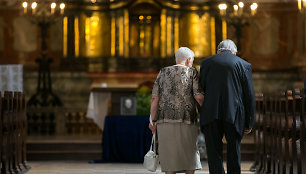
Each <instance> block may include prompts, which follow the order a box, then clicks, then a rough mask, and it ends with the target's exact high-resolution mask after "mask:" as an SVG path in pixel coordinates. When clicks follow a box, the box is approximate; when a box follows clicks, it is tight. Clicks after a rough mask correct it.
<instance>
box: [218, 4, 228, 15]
mask: <svg viewBox="0 0 306 174" xmlns="http://www.w3.org/2000/svg"><path fill="white" fill-rule="evenodd" d="M218 7H219V10H220V14H221V15H222V16H225V15H226V8H227V5H226V4H219V6H218Z"/></svg>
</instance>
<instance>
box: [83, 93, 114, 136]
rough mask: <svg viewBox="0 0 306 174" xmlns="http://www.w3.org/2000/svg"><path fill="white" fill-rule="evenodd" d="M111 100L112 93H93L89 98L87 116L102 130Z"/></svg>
mask: <svg viewBox="0 0 306 174" xmlns="http://www.w3.org/2000/svg"><path fill="white" fill-rule="evenodd" d="M110 98H111V93H110V92H91V93H90V96H89V103H88V108H87V115H86V116H87V117H88V118H91V119H93V121H94V122H95V123H96V124H97V125H98V126H99V127H100V128H101V129H102V130H103V127H104V120H105V117H106V115H107V108H108V102H109V100H110Z"/></svg>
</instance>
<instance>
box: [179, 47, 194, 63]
mask: <svg viewBox="0 0 306 174" xmlns="http://www.w3.org/2000/svg"><path fill="white" fill-rule="evenodd" d="M189 57H190V58H192V59H193V58H194V53H193V51H192V50H191V49H189V48H187V47H180V48H179V49H178V50H177V51H176V53H175V61H176V63H180V62H183V61H186V60H187V59H188V58H189Z"/></svg>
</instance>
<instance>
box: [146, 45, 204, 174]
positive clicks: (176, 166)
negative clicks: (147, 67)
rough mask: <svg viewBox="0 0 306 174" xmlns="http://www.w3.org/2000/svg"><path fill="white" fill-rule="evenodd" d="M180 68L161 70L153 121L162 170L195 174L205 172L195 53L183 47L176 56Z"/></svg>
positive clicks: (200, 102)
mask: <svg viewBox="0 0 306 174" xmlns="http://www.w3.org/2000/svg"><path fill="white" fill-rule="evenodd" d="M175 59H176V65H173V66H168V67H164V68H162V69H161V70H160V72H159V74H158V76H157V78H156V81H155V83H154V86H153V90H152V101H151V118H152V120H153V125H151V124H150V125H149V128H150V129H151V130H152V133H154V132H155V131H156V130H157V136H158V152H159V160H160V165H161V170H162V171H163V172H165V173H166V174H175V173H176V172H182V171H184V172H185V173H186V174H193V173H194V172H195V170H198V169H201V168H202V166H201V162H200V155H199V151H198V149H197V145H196V141H197V135H198V125H197V118H196V102H197V103H198V104H199V105H202V103H203V100H204V96H203V92H202V91H201V88H200V87H199V79H198V72H197V70H196V69H195V68H193V67H192V64H193V60H194V53H193V51H192V50H190V49H189V48H187V47H181V48H179V49H178V50H177V52H176V53H175Z"/></svg>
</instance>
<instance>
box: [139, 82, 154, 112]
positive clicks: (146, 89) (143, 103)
mask: <svg viewBox="0 0 306 174" xmlns="http://www.w3.org/2000/svg"><path fill="white" fill-rule="evenodd" d="M152 87H153V83H152V82H144V83H142V84H141V85H139V88H138V90H137V92H136V114H137V115H150V106H151V99H152V94H151V92H152Z"/></svg>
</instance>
